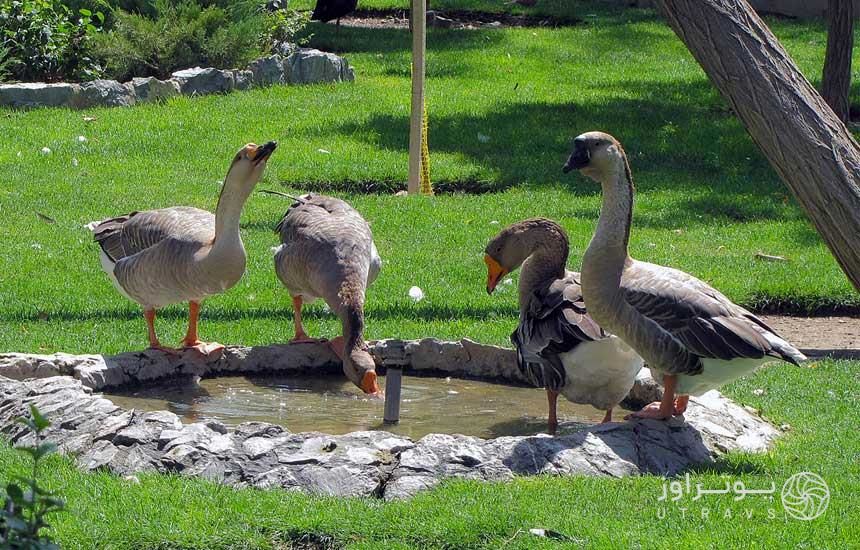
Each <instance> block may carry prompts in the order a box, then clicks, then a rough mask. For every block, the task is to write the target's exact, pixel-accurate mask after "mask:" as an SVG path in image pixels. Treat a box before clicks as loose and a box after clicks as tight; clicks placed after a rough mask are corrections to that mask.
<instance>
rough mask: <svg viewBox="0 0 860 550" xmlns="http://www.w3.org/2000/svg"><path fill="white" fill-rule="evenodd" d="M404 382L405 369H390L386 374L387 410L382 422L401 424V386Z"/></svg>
mask: <svg viewBox="0 0 860 550" xmlns="http://www.w3.org/2000/svg"><path fill="white" fill-rule="evenodd" d="M402 381H403V368H401V367H400V366H398V367H388V370H387V371H386V373H385V409H384V412H383V415H382V421H383V422H385V423H386V424H397V423H398V422H400V386H401V383H402Z"/></svg>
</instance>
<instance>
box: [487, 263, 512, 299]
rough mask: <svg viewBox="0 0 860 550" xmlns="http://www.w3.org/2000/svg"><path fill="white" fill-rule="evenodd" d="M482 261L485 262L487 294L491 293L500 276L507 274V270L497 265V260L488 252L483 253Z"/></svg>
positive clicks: (500, 278)
mask: <svg viewBox="0 0 860 550" xmlns="http://www.w3.org/2000/svg"><path fill="white" fill-rule="evenodd" d="M484 263H485V264H487V294H492V293H493V291H494V290H496V285H498V284H499V281H501V280H502V277H504V276H505V275H507V274H508V270H507V269H505V268H504V267H502V266H501V265H499V262H497V261H496V260H494V259H493V258H491V257H490V255H489V254H484Z"/></svg>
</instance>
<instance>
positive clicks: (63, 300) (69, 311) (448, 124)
mask: <svg viewBox="0 0 860 550" xmlns="http://www.w3.org/2000/svg"><path fill="white" fill-rule="evenodd" d="M631 13H632V14H633V16H632V22H631V23H627V22H626V20H622V19H620V18H618V17H616V16H612V15H606V16H601V17H597V18H592V19H593V21H591V22H590V23H589V24H587V25H580V26H575V27H564V28H560V29H542V28H534V29H531V28H529V29H508V30H488V31H453V30H440V31H436V30H433V31H431V33H430V37H429V44H430V53H429V61H428V67H429V80H428V101H427V104H428V108H429V111H430V149H431V155H432V176H433V180H434V182H435V183H436V185H437V186H438V187H439V188H441V189H458V188H466V189H475V188H480V189H484V190H488V189H489V190H492V189H495V190H500V189H507V191H505V192H497V193H489V194H483V195H480V196H471V195H462V194H447V195H443V196H439V197H437V198H434V199H420V198H406V199H404V198H399V197H394V196H392V195H391V194H390V193H389V192H390V191H393V190H394V189H397V188H401V187H402V186H403V182H404V181H405V180H406V174H407V163H406V158H407V151H406V149H407V143H408V138H407V133H408V103H409V78H408V76H409V50H408V46H409V37H408V34H407V33H406V31H402V30H378V31H368V30H360V29H347V28H342V29H341V31H340V33H339V35H337V36H335V34H334V33H333V29H332V28H331V26H322V25H320V26H318V27H317V28H316V35H317V36H316V39H315V40H316V44H317V45H321V46H323V47H326V48H332V49H337V50H348V57H349V59H350V60H351V61H352V63H353V64H354V65H355V67H356V70H357V72H358V81H357V82H356V83H355V84H346V85H331V86H306V87H278V88H270V89H264V90H256V91H252V92H247V93H236V94H231V95H227V96H209V97H203V98H196V99H188V98H179V99H175V100H173V101H170V102H169V103H168V104H166V105H159V106H153V105H150V106H139V107H135V108H131V109H101V110H93V111H90V112H84V113H82V112H79V111H65V110H56V109H43V110H35V111H28V112H17V111H5V112H3V113H2V115H0V135H3V136H6V137H7V139H4V140H2V142H0V173H2V174H3V178H2V186H0V212H2V216H0V231H2V233H3V234H5V235H9V236H10V238H8V239H7V241H6V244H5V245H4V246H3V247H2V249H0V304H2V306H0V349H9V350H11V349H16V350H20V351H57V350H64V351H68V352H90V351H94V350H99V351H103V352H108V353H110V352H118V351H121V350H128V349H136V348H139V347H140V346H141V345H143V343H144V341H145V339H144V336H145V332H144V326H143V320H142V319H141V317H140V314H139V311H138V308H137V306H136V305H134V304H132V303H130V302H128V301H126V300H125V299H123V298H122V297H120V296H119V295H118V294H117V293H116V292H115V290H114V289H113V288H112V286H111V285H110V283H109V282H108V280H107V278H106V277H105V276H104V274H103V273H102V272H101V270H100V267H99V264H98V259H97V247H96V246H95V245H94V244H93V243H92V242H91V236H90V235H89V233H88V232H87V231H85V230H84V229H83V225H84V224H85V223H87V222H89V221H91V220H97V219H102V218H105V217H108V216H112V215H117V214H120V213H124V212H128V211H132V210H139V209H146V208H153V207H161V206H166V205H172V204H190V205H195V206H200V207H204V208H210V209H211V208H214V204H215V201H216V195H217V193H218V188H219V183H218V182H219V181H221V180H222V179H223V177H224V172H225V171H226V167H227V164H228V161H229V159H230V158H231V156H232V154H233V153H234V152H235V150H236V149H238V147H239V146H240V145H242V144H243V143H245V142H246V141H252V140H254V141H258V142H262V141H264V140H268V139H277V140H279V141H280V142H281V147H280V149H279V150H278V151H277V152H276V153H275V155H274V157H273V158H272V160H271V162H270V166H269V169H268V172H267V174H266V176H265V178H264V181H263V182H262V183H261V185H260V186H261V187H272V188H277V187H280V186H281V184H283V185H284V186H285V187H286V188H288V189H292V190H296V191H298V190H305V189H324V190H325V189H333V190H335V191H338V192H341V193H342V194H343V196H345V198H347V199H348V200H350V201H351V202H352V203H353V204H354V205H355V206H356V207H357V208H359V210H360V211H362V212H363V213H364V214H365V216H366V217H367V218H368V219H369V220H370V221H371V222H372V225H373V229H374V232H375V237H376V240H377V244H378V246H379V250H380V252H381V254H382V256H383V258H384V259H385V261H386V264H385V266H384V268H383V275H382V276H381V277H380V279H379V280H378V282H377V283H376V284H375V285H374V287H373V288H372V289H371V290H370V295H369V298H368V302H369V306H368V312H367V314H368V336H369V337H371V338H378V337H389V336H401V337H419V336H427V335H435V336H439V337H444V338H459V337H462V336H469V337H471V338H475V339H477V340H480V341H485V342H491V343H497V344H498V343H505V342H507V335H508V334H509V333H510V330H511V327H512V325H513V323H514V322H515V307H516V306H515V297H514V295H513V293H507V294H504V293H503V294H501V295H496V296H492V297H488V296H486V294H485V293H484V292H483V280H484V277H485V275H484V273H483V263H482V262H481V258H480V256H481V251H482V250H483V247H484V245H485V243H486V242H487V240H488V239H489V238H490V237H491V236H492V235H493V234H494V233H495V232H496V231H498V230H499V229H500V228H501V227H502V226H504V225H505V224H508V223H511V222H513V221H516V220H518V219H522V218H525V217H529V216H548V217H551V218H555V219H558V220H559V221H560V222H561V223H563V225H564V226H565V227H566V228H567V230H568V231H569V232H570V235H571V240H572V243H573V247H572V255H571V260H570V264H571V265H572V266H576V265H577V263H578V258H579V256H580V253H581V252H582V250H583V249H584V247H585V246H586V244H587V242H588V240H589V238H590V235H591V232H592V231H593V228H594V222H595V220H596V217H597V213H598V205H599V193H598V188H597V186H596V185H594V184H593V183H592V182H590V181H588V180H586V179H585V178H583V177H582V176H579V175H576V174H573V175H569V176H563V175H562V174H561V170H560V167H561V165H562V163H563V162H564V159H565V158H566V155H567V153H568V148H569V140H570V138H571V137H572V136H574V135H576V134H578V133H580V132H583V131H586V130H591V129H597V128H600V129H605V130H607V131H609V132H611V133H613V134H615V135H616V136H618V137H619V138H620V139H621V140H622V142H623V143H624V145H625V147H626V149H627V151H628V153H629V155H630V158H631V163H632V167H633V171H634V177H635V179H636V183H637V189H638V195H637V206H636V215H635V218H634V224H635V227H634V232H633V239H632V249H633V253H634V254H635V255H636V256H638V257H639V258H641V259H647V260H651V261H655V262H663V263H666V264H670V265H673V266H675V267H678V268H681V269H684V270H687V271H690V272H692V273H694V274H696V275H698V276H700V277H702V278H704V279H706V280H708V281H711V282H712V283H713V284H715V285H716V286H717V287H719V288H720V289H722V290H723V291H725V292H726V293H727V294H728V295H729V296H730V297H731V298H733V299H735V300H737V301H739V302H740V303H742V304H745V305H747V306H750V307H753V308H771V309H773V308H777V307H778V308H780V309H782V310H784V311H798V312H823V311H832V310H840V309H841V310H847V309H852V308H854V309H856V308H857V306H858V305H860V299H858V296H857V294H856V293H855V292H854V291H853V290H852V288H851V287H850V285H849V283H848V281H847V279H846V278H845V277H844V275H843V274H842V273H841V271H840V270H839V268H838V266H837V264H836V262H835V261H834V260H833V258H832V257H831V255H830V253H829V252H828V250H827V249H826V247H825V246H824V245H823V244H822V242H821V240H820V238H819V237H818V236H817V234H816V233H815V231H814V230H813V228H812V227H811V225H810V224H809V222H808V221H807V220H806V218H805V216H804V214H803V213H802V211H801V210H800V209H799V208H798V207H797V206H796V204H795V203H794V201H793V199H791V198H790V197H789V194H788V191H787V190H786V188H785V187H784V185H783V184H782V183H781V182H780V181H779V180H778V179H777V177H776V176H775V174H774V173H773V171H772V170H771V168H770V167H769V166H768V164H767V163H766V161H765V160H764V159H763V158H762V156H761V155H760V154H759V153H758V151H757V150H756V148H755V146H754V144H753V143H752V142H751V140H750V139H749V137H748V136H747V134H746V133H745V131H744V130H743V128H742V127H741V125H740V124H739V123H738V122H737V121H736V120H735V119H734V118H733V117H732V116H731V114H730V113H729V112H728V110H727V109H726V108H725V105H724V103H723V102H722V101H721V100H720V99H719V97H718V96H717V95H716V93H715V92H714V91H713V90H712V89H711V87H710V85H709V84H708V83H707V80H706V79H705V77H704V75H703V74H702V72H701V71H700V69H699V68H698V67H697V66H696V64H695V63H694V62H693V60H692V58H691V57H690V56H689V54H688V53H687V52H686V50H685V49H684V47H683V45H681V44H680V42H679V41H678V40H677V39H675V37H674V35H672V33H671V32H670V31H669V30H668V29H667V28H666V27H664V26H663V25H662V24H661V23H660V22H659V21H658V20H656V19H653V18H652V17H649V16H648V15H647V13H648V12H641V11H635V10H634V11H633V12H631ZM773 23H774V27H775V29H776V31H777V32H778V34H779V35H780V36H781V37H782V38H783V39H784V41H785V43H786V46H787V47H788V49H789V50H790V51H791V53H792V54H793V55H794V56H795V58H796V59H797V60H798V62H799V63H800V65H801V66H802V67H803V68H804V70H805V71H806V73H807V74H808V75H810V77H811V78H814V77H815V75H816V74H817V73H818V71H819V68H820V66H821V63H822V50H823V40H824V35H823V33H822V30H821V28H820V25H819V24H818V23H796V22H785V21H774V22H773ZM857 64H858V66H860V61H858V62H857ZM83 115H87V116H94V117H96V119H97V120H96V121H94V122H85V121H84V120H83V118H82V117H83ZM479 133H480V134H483V135H486V136H489V137H490V141H489V142H488V143H483V142H482V141H480V140H479V139H478V134H479ZM78 135H84V136H86V137H87V139H88V141H87V142H86V143H79V142H78V141H77V139H76V138H77V136H78ZM44 146H47V147H49V148H50V149H51V150H52V151H53V152H52V154H50V155H42V154H41V153H40V149H41V148H42V147H44ZM321 150H324V151H328V153H326V152H321ZM75 161H77V165H75V164H74V162H75ZM368 190H370V191H374V190H375V191H378V193H370V194H366V193H360V194H355V192H357V191H368ZM343 192H345V193H343ZM284 208H285V203H284V202H283V201H281V200H279V199H277V198H273V197H269V196H261V195H257V196H254V197H252V199H251V200H250V202H249V204H248V206H247V208H246V209H245V213H244V215H243V238H244V239H245V242H246V245H247V248H248V253H249V266H248V273H247V275H246V277H245V278H244V279H243V280H242V281H241V282H240V284H239V285H237V287H234V288H233V289H231V290H230V291H229V292H227V293H226V294H224V295H221V296H218V297H215V298H212V299H211V300H209V301H207V303H206V304H205V306H204V310H203V324H202V327H203V328H202V331H203V336H204V337H208V338H217V339H219V340H221V341H223V342H227V343H239V342H241V343H245V344H264V343H269V342H273V341H283V340H286V339H288V338H289V337H290V336H291V328H290V323H289V316H290V309H289V305H288V304H289V300H288V296H287V294H286V292H285V291H284V290H283V289H281V288H280V286H279V284H278V282H277V280H276V278H275V277H274V271H273V269H272V266H271V253H270V251H269V249H270V247H271V246H273V245H275V244H276V236H275V235H274V234H273V233H272V232H271V228H272V227H273V226H274V225H275V223H276V222H277V220H278V219H279V216H280V215H281V214H282V212H283V210H284ZM36 212H39V213H42V214H45V215H47V216H50V217H51V218H53V219H55V220H56V221H57V223H55V224H48V223H45V222H43V221H41V220H40V218H39V217H37V214H36ZM493 221H498V222H500V224H498V225H494V224H492V223H491V222H493ZM759 251H761V252H765V253H768V254H776V255H781V256H785V257H786V258H788V259H790V260H791V261H790V262H789V263H767V262H761V261H758V260H756V259H755V258H754V254H755V253H756V252H759ZM412 285H418V286H420V287H422V288H423V289H424V290H425V292H426V295H427V299H426V300H424V301H423V302H420V303H418V304H412V303H411V302H410V301H409V300H408V298H407V296H406V293H407V290H408V288H409V287H410V286H412ZM160 320H161V322H160V323H159V324H158V327H159V329H160V331H161V332H162V333H163V334H164V339H165V341H167V342H172V341H177V340H178V339H179V338H180V337H181V335H182V332H183V330H184V312H183V311H181V310H180V309H179V308H178V307H177V308H168V309H167V310H165V311H164V312H163V314H162V316H161V318H160ZM308 321H309V322H308V325H309V329H310V331H311V332H312V333H313V334H323V335H328V336H331V335H333V334H334V333H335V331H336V330H337V325H336V323H335V320H334V318H333V317H331V316H329V315H326V314H323V313H322V310H321V308H320V306H312V307H311V309H310V311H309V315H308Z"/></svg>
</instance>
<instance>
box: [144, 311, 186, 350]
mask: <svg viewBox="0 0 860 550" xmlns="http://www.w3.org/2000/svg"><path fill="white" fill-rule="evenodd" d="M143 318H144V319H146V328H147V330H148V332H149V349H157V350H159V351H163V352H164V353H169V354H171V355H175V354H177V353H179V352H178V350H175V349H173V348H168V347H166V346H162V345H161V342H159V341H158V336H156V334H155V309H144V310H143Z"/></svg>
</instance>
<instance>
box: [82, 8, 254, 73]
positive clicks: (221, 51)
mask: <svg viewBox="0 0 860 550" xmlns="http://www.w3.org/2000/svg"><path fill="white" fill-rule="evenodd" d="M155 5H156V8H157V16H156V17H155V18H150V17H147V16H145V15H141V14H136V13H128V12H125V11H117V12H114V28H113V30H111V31H110V32H109V33H105V34H103V35H102V36H100V37H99V39H98V40H97V43H96V52H97V54H98V56H99V57H100V58H101V59H102V60H104V63H105V68H106V70H107V73H108V74H109V75H110V76H111V77H112V78H116V79H118V80H128V79H130V78H132V77H135V76H158V77H161V78H164V77H166V76H168V75H169V74H170V73H172V72H173V71H175V70H178V69H185V68H188V67H191V66H194V65H203V66H215V67H223V68H227V67H235V66H241V65H244V64H246V63H247V62H249V61H251V60H252V59H253V58H254V57H257V56H259V54H260V53H261V51H260V47H259V43H260V38H259V37H260V35H261V34H262V33H263V30H264V18H263V16H262V15H261V14H259V15H254V16H250V17H246V18H244V19H242V20H239V21H233V20H231V19H230V17H229V15H228V13H227V11H226V10H224V9H223V8H219V7H216V6H209V7H205V8H204V7H201V6H200V5H198V4H196V3H194V2H188V1H186V2H182V3H179V4H175V5H174V4H169V3H167V2H158V3H156V4H155Z"/></svg>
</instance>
